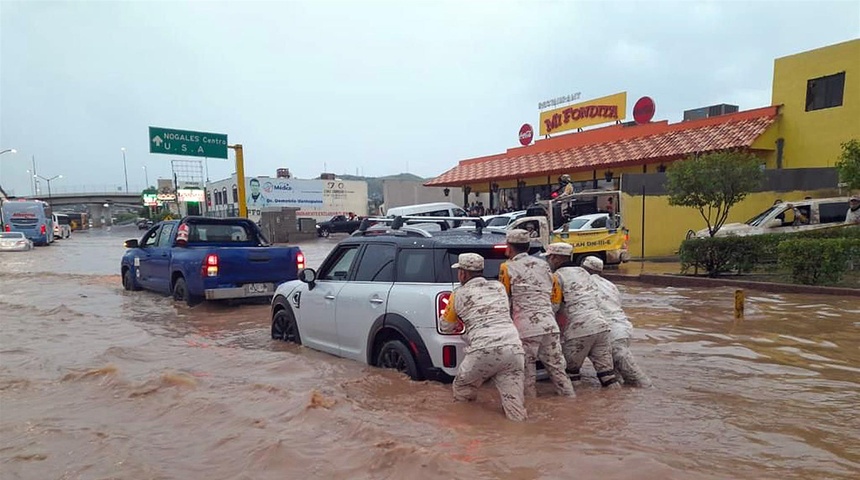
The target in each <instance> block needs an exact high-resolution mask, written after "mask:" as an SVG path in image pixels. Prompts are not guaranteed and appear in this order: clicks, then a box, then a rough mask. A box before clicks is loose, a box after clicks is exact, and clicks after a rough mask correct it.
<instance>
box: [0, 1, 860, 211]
mask: <svg viewBox="0 0 860 480" xmlns="http://www.w3.org/2000/svg"><path fill="white" fill-rule="evenodd" d="M607 3H608V4H607ZM858 36H860V2H858V1H857V0H849V1H836V2H833V1H831V2H826V1H816V2H788V1H777V2H763V1H761V2H760V1H746V2H728V1H725V2H693V1H690V2H680V3H670V2H654V1H652V2H644V1H643V2H624V3H620V2H611V3H609V2H572V1H564V2H562V1H557V2H538V1H532V2H505V1H492V2H490V1H486V2H483V1H481V2H478V1H473V2H465V1H410V2H407V1H390V2H371V1H349V2H346V1H343V2H334V1H312V2H311V1H308V2H299V1H280V2H278V1H269V2H246V1H231V2H207V1H198V2H155V1H130V2H120V1H114V2H95V1H86V2H84V1H80V2H59V3H53V2H44V1H14V0H12V1H10V0H0V42H2V44H0V149H5V148H16V149H17V150H18V154H17V155H10V154H5V155H3V156H2V157H0V164H2V169H0V184H2V185H3V186H4V187H5V188H7V189H12V190H14V191H15V192H16V193H18V194H27V193H29V192H30V186H29V185H30V183H29V177H28V175H27V173H26V169H28V168H30V159H31V156H33V155H35V157H36V162H37V169H38V171H39V173H40V174H42V175H45V176H53V175H57V174H62V175H63V176H64V178H63V179H62V180H58V181H57V182H55V183H54V186H55V187H58V188H59V187H61V186H63V185H65V186H66V187H69V186H77V185H106V184H110V185H121V184H122V183H123V181H124V180H123V165H122V154H121V152H120V147H126V148H127V159H128V160H127V161H128V170H129V173H128V175H129V183H130V185H131V186H132V187H136V186H140V187H142V186H143V184H144V181H143V169H142V167H143V166H144V165H146V167H147V169H148V173H149V178H150V183H154V178H156V177H157V176H162V177H168V176H170V160H171V158H175V157H170V156H165V155H151V154H149V153H148V152H149V149H148V148H149V147H148V143H147V133H148V132H147V127H148V126H150V125H153V126H164V127H173V128H182V129H190V130H203V131H210V132H218V133H227V134H228V135H229V141H230V142H231V143H242V144H244V147H245V163H246V167H245V168H246V173H247V174H249V175H274V173H275V169H276V168H278V167H287V168H290V170H291V171H292V172H293V173H294V174H295V175H296V176H299V177H302V178H311V177H315V176H317V175H319V173H320V172H322V171H323V167H324V165H325V166H327V168H328V170H329V171H334V172H336V173H353V174H354V173H356V169H360V170H361V171H363V173H364V174H366V175H372V176H379V175H386V174H394V173H400V172H403V171H406V170H407V168H408V171H409V172H412V173H415V174H418V175H421V176H428V177H429V176H435V175H438V174H440V173H442V172H443V171H445V170H447V169H448V168H450V167H451V166H453V165H455V164H456V162H457V161H458V160H461V159H464V158H469V157H473V156H479V155H488V154H492V153H498V152H502V151H504V150H505V149H506V148H508V147H512V146H514V145H517V132H518V130H519V127H520V125H521V124H522V123H524V122H528V123H531V124H532V125H534V126H537V120H538V109H537V103H538V102H539V101H542V100H546V99H549V98H553V97H556V96H560V95H563V94H568V93H574V92H582V98H583V99H588V98H595V97H599V96H603V95H607V94H611V93H616V92H620V91H627V92H628V115H630V110H632V104H633V102H635V100H636V98H638V97H639V96H642V95H649V96H651V97H652V98H654V100H655V102H656V104H657V115H656V117H655V118H656V119H668V120H670V121H671V122H675V121H678V120H680V118H681V114H682V111H683V110H685V109H688V108H695V107H700V106H706V105H710V104H714V103H722V102H725V103H733V104H737V105H739V106H740V107H741V109H749V108H755V107H760V106H764V105H769V104H770V86H771V75H772V72H773V59H774V58H775V57H779V56H784V55H789V54H792V53H797V52H801V51H804V50H809V49H813V48H817V47H821V46H824V45H828V44H832V43H837V42H841V41H845V40H850V39H853V38H857V37H858ZM208 163H209V177H210V178H211V179H212V180H216V179H220V178H224V177H226V176H227V175H229V174H230V173H231V172H232V171H233V170H234V168H233V163H232V157H231V160H209V162H208Z"/></svg>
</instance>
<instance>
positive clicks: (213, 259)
mask: <svg viewBox="0 0 860 480" xmlns="http://www.w3.org/2000/svg"><path fill="white" fill-rule="evenodd" d="M203 276H204V277H217V276H218V255H215V254H214V253H210V254H209V255H206V260H205V261H204V262H203Z"/></svg>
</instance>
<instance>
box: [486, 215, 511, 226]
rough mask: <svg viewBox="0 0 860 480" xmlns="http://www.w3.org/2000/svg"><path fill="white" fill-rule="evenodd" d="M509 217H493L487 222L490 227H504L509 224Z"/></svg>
mask: <svg viewBox="0 0 860 480" xmlns="http://www.w3.org/2000/svg"><path fill="white" fill-rule="evenodd" d="M508 221H509V220H508V217H493V218H491V219H490V221H489V222H487V226H488V227H504V226H506V225H507V224H508Z"/></svg>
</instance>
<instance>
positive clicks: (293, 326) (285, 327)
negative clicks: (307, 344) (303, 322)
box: [272, 308, 302, 345]
mask: <svg viewBox="0 0 860 480" xmlns="http://www.w3.org/2000/svg"><path fill="white" fill-rule="evenodd" d="M272 340H282V341H284V342H293V343H295V344H297V345H301V344H302V336H301V335H300V334H299V325H298V324H297V323H296V316H295V315H293V312H292V310H290V309H288V308H283V309H281V310H278V311H277V312H275V315H274V316H273V317H272Z"/></svg>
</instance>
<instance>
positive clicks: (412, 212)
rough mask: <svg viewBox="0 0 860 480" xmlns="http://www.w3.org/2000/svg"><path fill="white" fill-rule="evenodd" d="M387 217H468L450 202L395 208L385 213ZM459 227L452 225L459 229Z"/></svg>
mask: <svg viewBox="0 0 860 480" xmlns="http://www.w3.org/2000/svg"><path fill="white" fill-rule="evenodd" d="M385 216H386V217H466V216H468V215H466V211H465V210H463V209H462V208H460V207H458V206H457V205H455V204H453V203H450V202H436V203H422V204H420V205H407V206H405V207H394V208H390V209H388V211H387V212H385ZM457 226H458V225H451V227H457Z"/></svg>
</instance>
